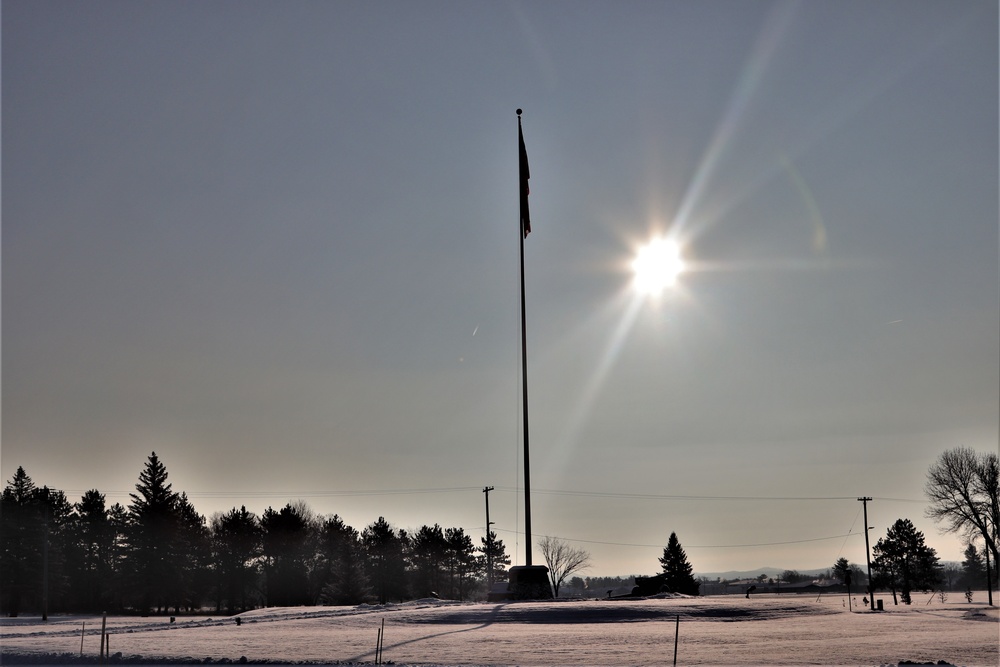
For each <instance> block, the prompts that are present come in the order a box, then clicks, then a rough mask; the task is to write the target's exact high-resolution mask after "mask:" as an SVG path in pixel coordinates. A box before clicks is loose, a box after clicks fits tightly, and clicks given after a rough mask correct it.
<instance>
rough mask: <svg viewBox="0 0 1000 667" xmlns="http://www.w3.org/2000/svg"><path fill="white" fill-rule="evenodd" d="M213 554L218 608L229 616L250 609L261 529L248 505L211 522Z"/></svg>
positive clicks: (259, 551) (218, 516) (259, 553)
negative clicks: (222, 609)
mask: <svg viewBox="0 0 1000 667" xmlns="http://www.w3.org/2000/svg"><path fill="white" fill-rule="evenodd" d="M211 534H212V554H213V561H214V565H215V574H216V581H215V585H216V600H217V602H216V608H217V609H221V607H222V605H223V602H224V603H225V605H226V609H227V611H228V612H229V613H230V614H234V613H236V612H237V611H246V610H247V609H249V608H251V606H252V604H251V602H250V598H249V596H250V595H251V593H252V591H253V589H254V585H255V583H256V579H257V566H256V563H257V559H258V558H260V555H261V549H262V547H261V534H262V531H261V527H260V523H259V521H258V520H257V517H256V516H255V515H254V514H253V513H252V512H248V511H247V508H246V507H245V506H241V507H240V508H239V509H236V508H235V507H234V508H233V509H231V510H230V511H228V512H226V513H225V514H221V515H217V516H216V517H215V518H213V519H212V530H211Z"/></svg>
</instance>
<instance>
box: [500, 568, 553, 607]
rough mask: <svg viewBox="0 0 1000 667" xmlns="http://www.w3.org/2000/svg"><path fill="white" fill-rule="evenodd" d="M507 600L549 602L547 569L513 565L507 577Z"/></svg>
mask: <svg viewBox="0 0 1000 667" xmlns="http://www.w3.org/2000/svg"><path fill="white" fill-rule="evenodd" d="M507 577H508V578H507V599H508V600H551V599H552V585H551V584H550V583H549V568H547V567H545V566H544V565H515V566H514V567H512V568H510V570H508V575H507Z"/></svg>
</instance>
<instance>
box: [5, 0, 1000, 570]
mask: <svg viewBox="0 0 1000 667" xmlns="http://www.w3.org/2000/svg"><path fill="white" fill-rule="evenodd" d="M997 25H998V9H997V4H996V3H995V2H985V1H984V2H978V1H966V2H957V3H956V2H926V1H917V2H911V1H906V2H901V1H891V0H890V1H888V2H881V3H876V4H872V3H868V2H851V1H840V0H838V1H826V0H819V1H816V2H764V1H760V0H754V1H751V2H728V1H720V0H711V1H708V2H698V3H692V2H669V1H668V2H634V1H630V2H563V1H550V2H535V3H522V2H478V1H472V2H443V1H426V2H418V3H404V2H306V1H303V0H293V1H291V2H282V3H265V2H256V1H250V2H229V1H225V0H220V1H218V2H212V3H196V2H183V1H182V2H176V1H169V2H168V1H162V0H151V1H149V2H143V3H131V2H123V1H107V0H96V1H93V2H86V3H67V2H47V1H45V0H40V1H39V0H32V1H30V2H28V1H25V0H14V1H11V0H6V1H5V2H4V3H3V5H2V124H3V126H2V160H3V170H2V364H3V366H2V392H3V411H2V450H0V473H2V477H3V480H4V482H5V483H6V482H7V481H9V480H10V479H11V477H12V476H13V474H14V472H15V471H16V470H17V468H18V466H23V467H24V468H25V470H26V471H27V473H28V474H29V475H30V476H31V477H32V479H33V480H34V481H35V483H36V484H38V485H43V484H44V485H48V486H50V487H52V488H58V489H62V490H64V491H65V492H66V493H67V495H68V496H69V499H70V500H71V501H75V500H78V499H79V496H80V495H82V494H83V492H84V491H86V490H87V489H91V488H96V489H98V490H99V491H101V492H102V493H105V494H106V495H107V501H108V503H109V504H110V503H113V502H121V503H122V504H127V503H128V493H129V492H130V491H133V490H134V486H135V484H136V482H137V480H138V475H139V473H140V471H141V470H142V468H143V466H144V464H145V462H146V459H147V457H148V456H149V455H150V453H151V452H153V451H155V452H156V454H157V455H158V456H159V457H160V459H161V460H162V461H163V463H164V464H165V465H166V467H167V471H168V473H169V475H170V478H169V481H170V482H171V483H172V484H173V488H174V490H176V491H184V492H186V493H187V494H188V496H189V498H190V499H191V501H192V502H193V504H194V505H195V507H196V509H197V510H198V511H199V512H200V513H202V514H204V515H206V516H207V517H210V516H211V515H212V514H214V513H216V512H222V511H226V510H228V509H230V508H232V507H234V506H235V507H238V506H240V505H245V506H246V507H247V509H249V510H251V511H253V512H256V513H257V514H260V513H261V512H263V511H264V509H266V508H267V507H269V506H272V507H275V508H280V507H282V506H284V505H285V504H286V503H288V502H294V501H297V500H303V501H305V502H306V503H307V504H308V505H309V507H310V508H311V509H312V510H313V511H314V512H316V513H317V514H318V515H329V514H334V513H336V514H339V515H340V516H341V517H343V518H344V520H345V521H346V522H347V523H349V524H350V525H352V526H354V527H355V528H357V529H359V530H360V529H362V528H364V527H365V526H366V525H368V524H370V523H372V522H373V521H375V520H376V519H377V518H378V517H379V516H384V517H385V518H386V519H387V520H388V521H389V522H390V523H392V524H393V525H394V526H396V527H397V528H402V529H407V530H409V529H416V528H419V527H420V526H422V525H424V524H427V525H433V524H435V523H438V524H440V525H442V526H443V527H453V526H457V527H462V528H464V529H465V530H466V531H467V532H468V533H470V534H471V535H472V536H473V539H474V540H475V541H476V543H477V544H478V542H479V538H480V537H482V536H483V535H484V529H485V525H486V517H485V502H484V501H485V500H486V497H487V495H486V494H484V492H483V489H484V488H485V487H487V486H492V487H494V490H493V491H491V492H490V494H489V495H488V498H489V509H490V520H491V521H493V522H495V526H494V529H495V530H496V531H497V533H498V536H499V537H500V539H502V540H504V543H505V545H507V550H508V553H510V554H511V555H512V557H513V562H514V564H523V563H524V562H525V554H524V552H525V537H524V534H523V533H524V517H523V513H524V500H523V496H524V493H523V491H524V482H523V474H522V468H521V466H522V464H523V460H522V455H521V452H522V449H523V435H522V431H523V429H522V421H521V420H522V414H521V405H522V400H521V399H522V397H521V343H520V301H519V299H520V283H519V280H520V274H519V234H520V231H519V228H518V224H519V223H518V195H517V192H518V167H517V165H518V153H517V150H518V149H517V116H516V115H515V110H516V109H518V108H522V109H523V110H524V111H523V114H522V123H523V131H524V141H525V145H526V149H527V155H528V160H529V164H530V169H531V180H530V189H531V194H530V197H529V201H530V210H531V220H532V226H531V233H530V235H529V236H528V237H527V239H525V241H524V280H525V291H526V301H525V306H526V318H525V321H526V340H527V345H526V348H527V368H528V371H527V379H528V404H529V416H528V425H529V451H530V459H529V460H530V471H531V479H530V488H531V516H532V541H533V542H534V541H536V540H537V539H538V538H540V537H541V536H546V535H547V536H554V537H559V538H562V539H564V540H567V541H569V542H570V544H571V545H573V546H575V547H578V548H582V549H585V550H586V551H588V552H589V553H590V555H591V562H592V565H591V567H590V568H589V569H588V570H586V571H585V572H584V574H588V575H595V576H596V575H619V574H620V575H627V574H636V573H637V574H652V573H655V572H656V571H658V570H659V569H660V566H659V563H658V561H657V559H658V558H659V556H661V555H662V553H663V546H664V545H665V544H666V542H667V539H668V537H669V535H670V533H671V532H676V533H677V535H678V538H679V540H680V542H681V545H682V546H683V547H684V548H685V550H686V552H687V555H688V558H689V560H690V562H691V564H692V566H693V567H694V570H695V571H696V572H700V573H708V572H720V571H727V570H752V569H754V568H761V567H765V566H768V567H777V568H789V569H812V568H825V567H830V566H832V565H833V563H834V562H835V561H836V560H837V559H838V558H839V557H846V558H848V559H849V560H850V561H851V562H855V563H864V562H865V546H864V537H863V535H864V519H863V518H862V516H861V513H862V503H860V502H858V500H857V499H858V498H859V497H862V496H868V497H872V498H873V500H872V501H871V502H870V503H868V515H869V521H868V523H869V525H870V526H873V527H874V530H873V531H872V533H871V541H872V543H873V544H874V542H875V540H876V539H878V538H879V537H882V536H884V535H885V531H886V529H887V528H888V527H889V526H890V525H891V524H892V523H893V522H894V521H895V520H896V519H899V518H908V519H910V520H911V521H913V522H914V524H915V525H916V526H917V528H918V529H920V530H922V531H923V532H924V534H925V537H926V539H927V541H928V543H929V544H930V545H931V546H933V547H934V548H936V549H937V550H938V553H939V556H941V558H942V559H943V560H953V561H960V560H962V551H963V550H964V545H963V544H962V542H961V540H960V538H959V537H957V536H955V535H942V534H940V532H939V528H940V526H939V525H938V524H935V523H933V522H932V521H930V520H929V519H927V518H925V516H924V512H925V510H926V499H925V496H924V492H923V489H924V482H925V477H926V472H927V470H928V468H929V467H930V465H931V464H932V463H933V462H934V461H935V460H936V459H937V457H938V456H940V454H941V453H942V452H944V451H946V450H948V449H951V448H954V447H960V446H964V447H971V448H973V449H975V450H977V451H983V452H989V451H997V449H998V407H997V406H998V404H1000V389H998V387H1000V271H998V249H1000V241H998V178H1000V174H998V109H997V106H998V98H1000V95H998V78H1000V77H998V30H997ZM658 236H663V237H667V238H671V239H675V240H676V242H677V243H679V244H680V246H681V247H682V252H683V256H684V261H685V265H686V270H685V271H684V272H683V273H682V274H681V275H680V276H679V278H678V281H677V284H676V285H675V286H674V287H672V288H669V289H667V290H665V291H664V292H662V293H661V294H659V295H658V296H649V295H642V294H640V293H638V292H637V291H636V290H635V288H634V284H633V275H632V271H631V262H632V258H633V257H634V256H635V254H636V252H637V251H638V249H639V248H640V247H641V246H642V245H643V244H644V243H646V242H648V241H649V240H650V239H652V238H655V237H658ZM533 553H534V556H533V560H534V562H535V563H536V564H537V563H538V562H540V561H541V556H540V554H539V552H538V549H537V548H535V549H534V552H533Z"/></svg>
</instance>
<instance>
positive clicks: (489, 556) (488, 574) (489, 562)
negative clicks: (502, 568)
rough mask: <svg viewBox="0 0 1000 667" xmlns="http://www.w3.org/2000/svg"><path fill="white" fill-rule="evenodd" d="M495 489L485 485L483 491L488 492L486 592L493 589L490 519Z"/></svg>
mask: <svg viewBox="0 0 1000 667" xmlns="http://www.w3.org/2000/svg"><path fill="white" fill-rule="evenodd" d="M492 490H493V487H492V486H485V487H483V493H484V494H486V593H487V594H489V592H490V591H491V590H493V535H492V534H491V533H490V525H491V524H492V523H493V522H492V521H490V491H492Z"/></svg>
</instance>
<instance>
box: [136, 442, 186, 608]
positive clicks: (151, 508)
mask: <svg viewBox="0 0 1000 667" xmlns="http://www.w3.org/2000/svg"><path fill="white" fill-rule="evenodd" d="M167 477H168V475H167V468H166V466H164V465H163V463H162V462H161V461H160V459H159V458H158V457H157V456H156V452H153V453H152V454H150V455H149V457H148V458H147V460H146V465H145V467H144V468H143V470H142V472H141V473H139V482H138V484H136V485H135V490H136V493H130V494H129V497H130V498H131V499H132V502H131V503H130V505H129V527H130V530H129V546H130V547H131V549H130V552H129V554H128V563H129V575H130V577H129V578H130V580H131V581H130V583H131V589H132V591H133V596H134V598H133V600H132V602H133V604H135V605H136V607H137V608H138V609H139V610H140V611H142V612H144V613H149V612H151V611H153V610H154V609H155V610H156V611H157V612H160V611H165V610H166V609H167V606H168V605H169V604H170V603H171V602H175V601H176V599H177V597H176V593H177V591H178V590H180V589H181V587H182V574H181V567H182V566H181V559H182V558H183V554H182V553H180V552H179V551H178V548H177V547H178V543H177V533H178V523H179V522H178V501H179V498H180V496H179V495H178V494H177V493H175V492H174V491H173V490H172V485H171V484H169V483H167Z"/></svg>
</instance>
